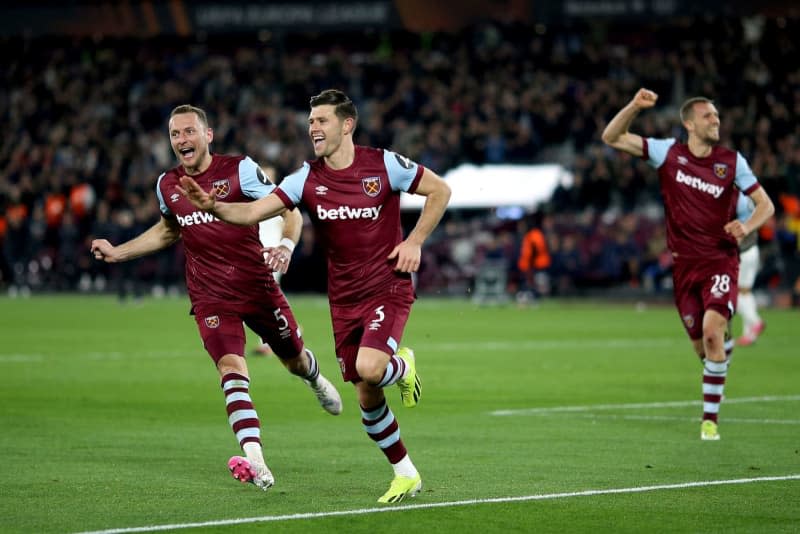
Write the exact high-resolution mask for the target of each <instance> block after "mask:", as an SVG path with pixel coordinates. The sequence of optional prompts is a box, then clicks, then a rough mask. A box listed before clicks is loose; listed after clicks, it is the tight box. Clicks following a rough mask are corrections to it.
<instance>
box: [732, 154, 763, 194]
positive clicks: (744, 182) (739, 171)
mask: <svg viewBox="0 0 800 534" xmlns="http://www.w3.org/2000/svg"><path fill="white" fill-rule="evenodd" d="M733 181H734V182H735V183H736V187H738V188H739V191H747V190H748V189H750V188H751V187H753V185H754V184H757V183H758V179H757V178H756V175H755V174H753V171H752V170H750V165H748V164H747V160H746V159H744V156H742V155H741V154H740V153H739V152H737V153H736V177H735V178H734V179H733Z"/></svg>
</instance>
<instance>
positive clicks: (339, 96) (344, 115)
mask: <svg viewBox="0 0 800 534" xmlns="http://www.w3.org/2000/svg"><path fill="white" fill-rule="evenodd" d="M309 103H310V104H311V107H312V108H315V107H317V106H325V105H330V106H334V110H333V112H334V113H335V114H336V116H337V117H339V118H340V119H342V120H344V119H353V121H355V122H358V111H357V110H356V105H355V104H353V101H352V100H350V97H348V96H347V95H346V94H344V93H343V92H341V91H339V90H338V89H325V90H324V91H322V92H321V93H320V94H318V95H317V96H312V97H311V100H310V101H309Z"/></svg>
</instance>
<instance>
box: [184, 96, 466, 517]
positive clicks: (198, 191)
mask: <svg viewBox="0 0 800 534" xmlns="http://www.w3.org/2000/svg"><path fill="white" fill-rule="evenodd" d="M310 104H311V112H310V114H309V117H308V135H309V137H310V138H311V142H312V144H313V146H314V154H315V155H316V156H317V159H315V160H313V161H311V162H306V163H304V164H303V166H302V167H301V168H300V169H299V170H298V171H296V172H294V173H292V174H290V175H289V176H287V177H286V178H285V179H284V180H283V181H282V182H281V184H280V185H279V186H277V188H276V189H275V191H274V193H273V194H271V195H269V196H266V197H264V198H261V199H259V200H257V201H255V202H251V203H228V202H217V199H219V193H218V192H217V191H215V190H214V189H213V188H209V187H208V185H207V184H205V187H203V186H201V185H199V184H198V183H197V182H196V181H195V180H193V179H192V178H191V177H184V178H182V179H181V185H182V189H181V192H182V193H183V194H184V195H186V196H187V198H189V199H190V200H191V201H192V202H193V203H194V205H195V206H197V207H198V208H200V209H202V210H203V211H204V212H206V213H208V214H213V215H215V216H217V217H219V218H220V219H222V220H225V221H228V222H231V223H234V224H241V225H250V224H255V223H256V222H258V221H259V220H262V219H266V218H268V217H273V216H275V215H277V214H279V213H281V212H283V211H284V210H285V209H291V208H293V207H295V206H298V205H301V204H302V205H303V206H304V207H305V209H306V210H307V211H308V213H309V216H310V217H311V221H312V223H313V225H314V229H315V232H316V234H317V236H319V238H320V239H321V241H322V242H323V243H324V247H325V251H326V256H327V260H328V300H329V303H330V313H331V321H332V323H333V335H334V340H335V343H336V357H337V359H338V360H339V365H340V367H341V370H342V376H343V378H344V380H345V381H349V382H352V383H353V385H354V386H355V388H356V392H357V396H358V401H359V404H360V406H361V417H362V422H363V424H364V429H365V430H366V432H367V435H368V436H369V437H370V439H372V440H373V441H375V443H377V445H378V447H380V449H381V450H382V451H383V453H384V454H385V455H386V458H387V459H388V460H389V462H390V463H391V464H392V467H393V469H394V475H395V476H394V479H393V480H392V483H391V485H390V487H389V489H388V491H387V492H386V493H385V494H384V495H383V496H381V497H380V498H379V499H378V502H383V503H395V502H399V501H401V500H402V499H403V498H405V497H413V496H415V495H416V494H417V493H418V492H419V491H420V489H421V488H422V478H421V476H420V474H419V472H418V471H417V469H416V467H415V466H414V464H413V463H412V461H411V458H410V456H409V455H408V452H407V450H406V447H405V445H404V444H403V441H402V440H401V439H400V428H399V425H398V423H397V420H396V419H395V416H394V414H393V413H392V411H391V409H389V406H388V404H387V401H386V397H385V396H384V392H383V388H384V387H386V386H389V385H392V384H397V385H398V386H399V388H400V395H401V398H402V401H403V404H404V405H405V406H407V407H413V406H415V405H416V404H417V402H418V400H419V396H420V393H421V385H420V380H419V375H418V374H417V372H416V363H415V359H414V353H413V352H412V351H411V350H410V349H408V348H405V347H400V346H399V344H400V340H401V338H402V336H403V329H404V327H405V324H406V321H407V320H408V315H409V313H410V311H411V305H412V303H413V302H414V299H415V295H414V289H413V286H412V281H411V273H413V272H415V271H416V270H417V269H418V268H419V264H420V257H421V247H422V243H423V242H424V241H425V239H426V238H427V237H428V236H429V235H430V233H431V232H432V231H433V229H434V228H435V227H436V225H437V224H438V222H439V220H440V219H441V217H442V214H443V213H444V211H445V209H446V207H447V202H448V201H449V199H450V188H449V187H448V185H447V184H446V183H445V182H444V180H442V179H441V178H440V177H439V176H437V175H436V174H435V173H434V172H432V171H431V170H430V169H426V168H424V167H423V166H421V165H418V164H417V163H414V162H413V161H410V160H409V159H407V158H405V157H403V156H401V155H399V154H396V153H394V152H391V151H389V150H382V149H376V148H369V147H364V146H356V145H355V144H354V142H353V132H354V131H355V128H356V124H357V121H358V113H357V111H356V107H355V105H354V104H353V102H352V101H351V100H350V99H349V98H348V97H347V96H346V95H345V94H344V93H342V92H341V91H338V90H333V89H329V90H326V91H323V92H322V93H320V94H319V95H317V96H314V97H312V98H311V102H310ZM207 190H208V192H207ZM401 191H406V192H408V193H415V194H419V195H423V196H425V197H427V198H426V199H425V205H424V206H423V209H422V213H421V214H420V216H419V219H418V220H417V223H416V226H415V227H414V229H413V230H412V231H411V232H410V233H409V235H408V237H406V239H403V236H402V227H401V225H400V193H401Z"/></svg>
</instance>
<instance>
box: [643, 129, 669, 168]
mask: <svg viewBox="0 0 800 534" xmlns="http://www.w3.org/2000/svg"><path fill="white" fill-rule="evenodd" d="M674 144H675V138H674V137H670V138H668V139H656V138H654V137H648V138H647V163H648V164H649V165H650V166H651V167H655V168H656V169H657V168H659V167H661V166H662V165H663V164H664V160H666V159H667V152H668V151H669V147H671V146H672V145H674Z"/></svg>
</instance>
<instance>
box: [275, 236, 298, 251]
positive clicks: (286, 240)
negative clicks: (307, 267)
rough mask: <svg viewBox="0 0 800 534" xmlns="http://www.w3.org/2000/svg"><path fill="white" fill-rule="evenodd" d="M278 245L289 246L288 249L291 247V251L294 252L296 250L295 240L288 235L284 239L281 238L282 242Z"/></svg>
mask: <svg viewBox="0 0 800 534" xmlns="http://www.w3.org/2000/svg"><path fill="white" fill-rule="evenodd" d="M278 246H279V247H286V248H288V249H289V253H292V252H294V241H292V240H291V239H289V238H288V237H284V238H283V239H281V242H280V243H278Z"/></svg>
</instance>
